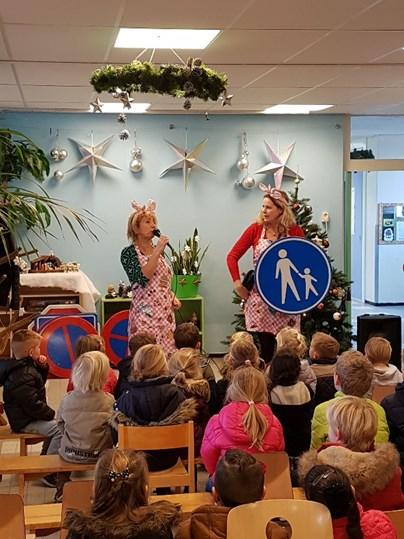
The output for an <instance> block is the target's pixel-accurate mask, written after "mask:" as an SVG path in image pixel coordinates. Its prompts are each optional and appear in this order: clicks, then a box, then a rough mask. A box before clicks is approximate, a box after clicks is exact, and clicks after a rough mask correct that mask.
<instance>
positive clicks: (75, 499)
mask: <svg viewBox="0 0 404 539" xmlns="http://www.w3.org/2000/svg"><path fill="white" fill-rule="evenodd" d="M92 492H93V481H69V482H68V483H65V486H64V487H63V503H62V519H61V522H62V526H63V522H64V519H65V516H66V511H67V510H68V509H80V510H81V511H87V510H88V509H90V507H91V495H92ZM60 537H61V539H65V537H67V530H64V529H63V528H62V530H61V533H60Z"/></svg>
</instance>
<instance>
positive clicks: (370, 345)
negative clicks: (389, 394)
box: [365, 337, 403, 386]
mask: <svg viewBox="0 0 404 539" xmlns="http://www.w3.org/2000/svg"><path fill="white" fill-rule="evenodd" d="M365 356H366V357H367V358H368V360H369V361H370V362H371V363H372V365H373V385H377V386H388V385H394V384H400V383H401V382H402V381H403V375H402V373H401V372H400V371H399V370H398V369H397V367H396V366H395V365H393V364H392V363H390V358H391V344H390V343H389V341H388V340H387V339H384V338H383V337H371V338H370V339H369V340H368V341H367V343H366V345H365Z"/></svg>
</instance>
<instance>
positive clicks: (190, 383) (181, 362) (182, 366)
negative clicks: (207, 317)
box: [168, 348, 210, 456]
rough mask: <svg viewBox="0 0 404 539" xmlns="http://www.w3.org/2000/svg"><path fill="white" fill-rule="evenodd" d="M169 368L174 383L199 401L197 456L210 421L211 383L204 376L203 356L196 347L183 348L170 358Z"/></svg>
mask: <svg viewBox="0 0 404 539" xmlns="http://www.w3.org/2000/svg"><path fill="white" fill-rule="evenodd" d="M168 370H169V372H170V375H172V376H174V378H173V381H172V383H173V384H175V385H177V386H178V387H179V388H180V389H182V391H183V392H184V395H185V397H187V398H192V397H193V398H194V399H195V400H196V402H197V403H198V407H197V413H196V416H195V419H194V437H195V456H199V454H200V450H201V444H202V437H203V433H204V431H205V427H206V424H207V422H208V421H209V417H210V414H209V405H208V403H209V399H210V387H209V383H208V381H207V380H205V378H203V374H202V369H201V356H200V353H199V352H198V350H196V349H195V348H181V349H180V350H177V352H174V354H173V355H172V356H171V357H170V359H169V360H168Z"/></svg>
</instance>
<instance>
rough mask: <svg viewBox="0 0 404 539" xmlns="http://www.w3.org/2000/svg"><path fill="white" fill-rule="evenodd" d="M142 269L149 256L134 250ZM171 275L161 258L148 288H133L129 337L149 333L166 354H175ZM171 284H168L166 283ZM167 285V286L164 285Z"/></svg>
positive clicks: (138, 285) (136, 286)
mask: <svg viewBox="0 0 404 539" xmlns="http://www.w3.org/2000/svg"><path fill="white" fill-rule="evenodd" d="M135 249H136V254H137V256H138V259H139V263H140V265H141V266H144V265H145V264H147V262H148V260H149V257H148V256H146V255H144V254H142V253H141V252H140V250H139V249H138V248H137V247H135ZM171 277H172V272H171V268H170V266H169V265H168V264H167V262H166V261H165V260H164V258H163V257H162V256H160V257H159V261H158V264H157V268H156V270H155V272H154V273H153V275H152V277H151V279H150V280H149V282H148V283H147V285H146V286H145V287H144V288H143V287H142V286H140V284H138V283H135V284H134V285H133V287H132V303H131V306H130V310H129V325H128V335H129V338H130V336H131V335H133V334H135V333H150V334H152V335H154V336H155V337H156V341H157V344H160V345H161V346H162V347H163V348H164V352H165V353H166V354H171V353H173V352H175V350H176V347H175V343H174V330H175V316H174V312H173V308H172V293H171V289H170V285H171ZM165 281H168V285H166V284H165ZM163 283H164V284H163Z"/></svg>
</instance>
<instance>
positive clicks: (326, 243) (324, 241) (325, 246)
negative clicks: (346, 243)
mask: <svg viewBox="0 0 404 539" xmlns="http://www.w3.org/2000/svg"><path fill="white" fill-rule="evenodd" d="M329 246H330V242H329V241H328V240H323V247H324V248H325V249H328V247H329Z"/></svg>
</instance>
